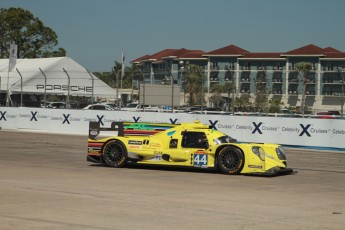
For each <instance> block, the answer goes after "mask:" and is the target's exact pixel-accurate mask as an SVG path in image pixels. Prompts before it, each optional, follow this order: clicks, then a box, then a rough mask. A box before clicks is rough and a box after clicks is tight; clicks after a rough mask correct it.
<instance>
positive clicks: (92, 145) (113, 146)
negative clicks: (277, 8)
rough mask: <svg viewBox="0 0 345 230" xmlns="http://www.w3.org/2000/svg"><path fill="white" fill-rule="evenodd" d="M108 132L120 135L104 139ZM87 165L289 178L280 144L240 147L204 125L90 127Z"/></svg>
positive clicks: (92, 124)
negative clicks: (179, 168) (191, 169)
mask: <svg viewBox="0 0 345 230" xmlns="http://www.w3.org/2000/svg"><path fill="white" fill-rule="evenodd" d="M101 131H102V134H104V133H106V132H105V131H111V132H114V131H115V132H116V133H115V134H112V135H110V136H107V137H103V138H100V133H101ZM87 160H88V161H90V162H93V163H103V164H105V165H106V166H111V167H116V168H118V167H124V166H126V164H150V165H169V166H184V167H197V168H215V169H218V170H219V171H220V172H221V173H224V174H260V175H268V176H274V175H278V174H289V173H292V172H293V170H292V169H290V168H287V159H286V154H285V151H284V148H283V147H282V146H281V145H278V144H266V143H238V142H237V141H236V140H235V139H233V138H231V137H230V136H228V135H226V134H224V133H222V132H220V131H218V130H215V129H213V128H211V127H210V126H208V125H205V124H201V123H200V122H199V121H195V122H194V123H181V124H155V123H126V122H113V123H112V124H111V127H110V128H101V127H100V124H99V123H98V122H90V127H89V139H88V155H87Z"/></svg>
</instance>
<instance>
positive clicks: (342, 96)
mask: <svg viewBox="0 0 345 230" xmlns="http://www.w3.org/2000/svg"><path fill="white" fill-rule="evenodd" d="M342 71H343V69H342V68H340V67H338V72H339V74H340V77H341V107H340V108H341V114H340V115H341V118H343V112H344V76H343V74H342Z"/></svg>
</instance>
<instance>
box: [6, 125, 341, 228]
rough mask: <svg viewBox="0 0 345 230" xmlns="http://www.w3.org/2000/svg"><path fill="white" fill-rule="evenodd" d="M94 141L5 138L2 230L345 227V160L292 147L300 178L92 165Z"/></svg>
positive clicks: (29, 136)
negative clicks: (88, 153) (90, 149)
mask: <svg viewBox="0 0 345 230" xmlns="http://www.w3.org/2000/svg"><path fill="white" fill-rule="evenodd" d="M86 146H87V137H86V136H76V135H56V134H42V133H32V132H12V131H0V229H49V230H53V229H115V230H116V229H153V230H155V229H159V230H161V229H174V230H175V229H178V230H183V229H198V230H202V229H212V230H216V229H220V230H223V229H275V230H277V229H278V230H279V229H323V230H324V229H345V153H344V152H330V151H311V150H301V149H288V157H289V162H288V164H289V166H290V167H292V168H293V169H294V170H295V171H298V173H297V174H294V175H287V176H279V177H272V178H267V177H257V176H241V175H239V176H227V175H222V174H218V173H217V172H215V171H209V170H206V171H200V170H187V169H171V168H157V167H129V168H121V169H115V168H108V167H103V166H99V165H95V164H92V163H89V162H86V150H87V147H86Z"/></svg>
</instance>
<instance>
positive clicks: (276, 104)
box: [268, 98, 284, 113]
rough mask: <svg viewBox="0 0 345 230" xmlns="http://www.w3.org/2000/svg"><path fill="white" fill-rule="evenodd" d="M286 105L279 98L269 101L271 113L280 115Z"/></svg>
mask: <svg viewBox="0 0 345 230" xmlns="http://www.w3.org/2000/svg"><path fill="white" fill-rule="evenodd" d="M283 105H284V103H282V102H281V99H278V98H272V99H270V100H269V108H268V112H269V113H280V111H281V106H283Z"/></svg>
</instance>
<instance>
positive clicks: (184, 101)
mask: <svg viewBox="0 0 345 230" xmlns="http://www.w3.org/2000/svg"><path fill="white" fill-rule="evenodd" d="M179 64H180V66H181V67H180V70H181V78H180V83H181V88H182V91H183V105H185V104H186V97H185V91H184V78H183V71H184V61H180V62H179Z"/></svg>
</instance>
